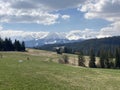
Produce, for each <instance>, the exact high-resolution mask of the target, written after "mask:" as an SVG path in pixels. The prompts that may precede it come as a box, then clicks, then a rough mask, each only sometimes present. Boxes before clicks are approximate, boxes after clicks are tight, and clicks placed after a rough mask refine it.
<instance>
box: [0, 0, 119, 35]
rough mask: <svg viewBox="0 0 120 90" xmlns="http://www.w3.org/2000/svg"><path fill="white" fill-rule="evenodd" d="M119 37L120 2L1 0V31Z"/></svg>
mask: <svg viewBox="0 0 120 90" xmlns="http://www.w3.org/2000/svg"><path fill="white" fill-rule="evenodd" d="M76 30H77V31H78V30H79V31H81V32H83V31H86V30H87V31H88V32H86V33H89V32H95V33H99V35H101V36H111V35H113V36H116V35H120V0H0V32H1V31H2V32H6V31H8V32H14V31H18V32H19V31H23V32H40V31H43V32H70V31H76Z"/></svg>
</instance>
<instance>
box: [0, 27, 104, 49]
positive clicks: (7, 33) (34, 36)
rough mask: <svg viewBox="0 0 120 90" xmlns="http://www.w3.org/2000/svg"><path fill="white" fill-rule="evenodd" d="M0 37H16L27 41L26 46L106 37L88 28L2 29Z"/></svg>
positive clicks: (13, 38)
mask: <svg viewBox="0 0 120 90" xmlns="http://www.w3.org/2000/svg"><path fill="white" fill-rule="evenodd" d="M0 37H2V38H6V37H10V38H11V39H12V40H13V41H14V40H15V39H17V40H20V41H25V43H26V46H29V47H32V46H40V45H44V44H54V43H69V42H73V41H76V40H85V39H91V38H100V37H106V36H101V35H100V34H99V32H96V31H92V30H89V29H86V30H83V31H82V30H74V31H70V32H68V33H64V32H42V31H40V32H25V31H13V30H1V31H0Z"/></svg>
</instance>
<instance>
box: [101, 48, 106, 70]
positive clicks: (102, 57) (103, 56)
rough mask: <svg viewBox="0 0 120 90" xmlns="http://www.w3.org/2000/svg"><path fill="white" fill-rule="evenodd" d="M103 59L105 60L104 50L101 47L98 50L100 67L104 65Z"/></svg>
mask: <svg viewBox="0 0 120 90" xmlns="http://www.w3.org/2000/svg"><path fill="white" fill-rule="evenodd" d="M104 60H105V51H104V50H103V49H101V50H100V65H101V68H104V67H105V64H104Z"/></svg>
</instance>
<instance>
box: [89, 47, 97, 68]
mask: <svg viewBox="0 0 120 90" xmlns="http://www.w3.org/2000/svg"><path fill="white" fill-rule="evenodd" d="M95 61H96V59H95V53H94V50H93V49H90V61H89V67H91V68H96V65H95Z"/></svg>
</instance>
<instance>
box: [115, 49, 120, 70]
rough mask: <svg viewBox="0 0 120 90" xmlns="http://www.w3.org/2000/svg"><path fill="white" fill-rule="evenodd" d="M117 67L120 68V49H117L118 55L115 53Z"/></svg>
mask: <svg viewBox="0 0 120 90" xmlns="http://www.w3.org/2000/svg"><path fill="white" fill-rule="evenodd" d="M115 67H116V68H120V49H119V48H116V53H115Z"/></svg>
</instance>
